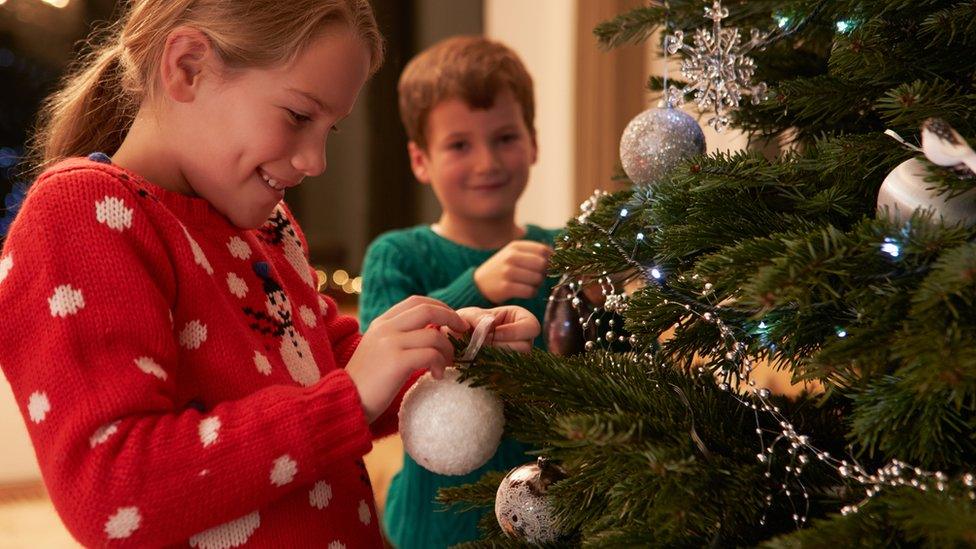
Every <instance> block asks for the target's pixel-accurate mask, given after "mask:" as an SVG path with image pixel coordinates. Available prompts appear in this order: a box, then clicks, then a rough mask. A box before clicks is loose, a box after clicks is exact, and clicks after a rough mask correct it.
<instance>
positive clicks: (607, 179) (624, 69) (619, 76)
mask: <svg viewBox="0 0 976 549" xmlns="http://www.w3.org/2000/svg"><path fill="white" fill-rule="evenodd" d="M576 2H577V14H578V16H577V23H576V38H577V39H576V67H577V70H576V99H575V103H576V117H577V118H576V145H575V159H574V161H573V162H574V172H573V173H574V174H575V185H574V187H575V188H574V192H573V196H574V199H575V200H576V203H577V204H579V203H581V202H582V201H584V200H585V199H586V198H588V197H589V196H590V195H591V194H593V191H595V190H596V189H604V190H608V191H612V190H617V189H620V188H622V186H621V185H619V184H615V183H613V181H612V177H613V175H614V174H615V173H617V171H618V170H619V166H620V153H619V147H620V145H619V144H620V135H621V134H622V133H623V130H624V128H625V127H626V126H627V122H629V121H630V120H631V119H632V118H633V117H634V116H636V115H637V113H639V112H641V111H642V110H644V108H645V105H646V104H647V100H648V92H647V88H646V86H645V84H646V82H647V68H648V64H647V47H646V44H640V45H626V46H621V47H619V48H616V49H613V50H610V51H607V50H604V49H603V48H601V47H600V45H599V43H598V42H597V39H596V36H595V35H594V34H593V29H594V27H596V25H597V24H599V23H601V22H603V21H607V20H610V19H612V18H614V17H615V16H617V15H620V14H622V13H624V12H627V11H629V10H631V9H634V8H637V7H640V6H642V5H644V4H645V2H644V1H643V0H576Z"/></svg>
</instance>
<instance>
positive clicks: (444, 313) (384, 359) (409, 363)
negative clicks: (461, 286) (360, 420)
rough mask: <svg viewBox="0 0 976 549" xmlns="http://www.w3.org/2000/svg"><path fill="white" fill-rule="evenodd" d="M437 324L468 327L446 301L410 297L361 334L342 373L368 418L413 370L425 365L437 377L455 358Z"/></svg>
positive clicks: (374, 415) (461, 330)
mask: <svg viewBox="0 0 976 549" xmlns="http://www.w3.org/2000/svg"><path fill="white" fill-rule="evenodd" d="M437 326H443V327H445V328H446V329H449V330H451V331H454V332H458V333H464V332H466V331H468V329H469V326H468V323H467V322H465V321H464V320H463V319H462V318H461V316H459V315H458V313H455V312H454V311H453V310H451V308H450V307H448V306H447V305H445V304H443V303H441V302H440V301H437V300H436V299H431V298H429V297H421V296H413V297H409V298H407V299H405V300H403V301H401V302H400V303H397V304H396V305H394V306H393V307H391V308H390V310H388V311H387V312H386V313H384V314H383V315H382V316H379V317H377V318H376V320H374V321H373V323H372V324H371V325H370V327H369V330H367V331H366V333H365V334H364V335H363V339H362V340H361V341H360V342H359V346H358V347H357V348H356V351H355V352H354V353H353V355H352V358H350V359H349V364H347V365H346V372H348V373H349V377H351V378H352V381H353V383H354V384H355V385H356V389H357V390H358V391H359V398H360V400H362V403H363V409H364V410H365V412H366V417H367V418H368V419H369V421H370V422H372V421H373V420H374V419H376V418H377V417H378V416H379V415H380V414H381V413H383V411H384V410H386V408H387V407H388V406H389V405H390V402H392V401H393V398H394V397H395V396H396V394H397V392H398V391H399V390H400V388H401V387H402V386H403V383H404V382H405V381H406V379H407V377H409V375H410V374H411V373H412V372H413V371H414V370H417V369H421V368H428V369H430V371H431V375H433V376H434V377H435V378H437V379H440V378H441V377H442V376H443V375H444V368H446V367H447V366H450V365H451V364H453V363H454V347H453V346H452V345H451V342H450V340H449V339H448V337H447V335H446V334H445V333H444V330H441V329H438V328H437Z"/></svg>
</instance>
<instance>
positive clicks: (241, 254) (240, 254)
mask: <svg viewBox="0 0 976 549" xmlns="http://www.w3.org/2000/svg"><path fill="white" fill-rule="evenodd" d="M227 249H228V250H230V255H232V256H234V257H236V258H237V259H240V260H242V261H247V259H248V258H249V257H251V247H250V246H248V245H247V242H244V241H243V240H242V239H241V237H239V236H233V237H231V239H230V242H228V243H227Z"/></svg>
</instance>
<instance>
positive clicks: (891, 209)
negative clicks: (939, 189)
mask: <svg viewBox="0 0 976 549" xmlns="http://www.w3.org/2000/svg"><path fill="white" fill-rule="evenodd" d="M927 176H928V170H926V168H925V164H923V163H922V162H921V161H920V160H918V159H915V158H912V159H910V160H906V161H904V162H902V163H901V164H899V165H898V167H897V168H895V169H894V170H892V171H891V173H889V174H888V177H886V178H885V180H884V183H882V184H881V189H880V190H879V191H878V215H879V216H883V215H888V216H889V217H890V218H892V219H893V220H895V221H896V222H905V221H907V220H908V218H909V217H911V215H912V212H914V211H915V210H916V209H918V208H923V209H929V210H932V211H934V212H935V215H933V217H932V219H933V220H934V221H940V220H941V221H942V222H943V223H945V224H946V225H955V224H962V225H965V226H967V227H968V226H970V225H972V224H973V223H976V189H973V190H969V191H966V192H965V193H963V194H961V195H959V196H956V197H953V198H948V195H939V194H936V192H935V191H934V190H933V189H932V188H931V187H932V183H927V182H926V181H925V178H926V177H927Z"/></svg>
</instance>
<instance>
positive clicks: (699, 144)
mask: <svg viewBox="0 0 976 549" xmlns="http://www.w3.org/2000/svg"><path fill="white" fill-rule="evenodd" d="M703 152H705V134H704V133H702V129H701V127H700V126H699V125H698V122H697V121H696V120H695V119H694V118H692V117H691V116H690V115H688V114H686V113H685V112H683V111H680V110H678V109H667V108H665V109H661V108H652V109H647V110H646V111H644V112H642V113H640V114H638V115H637V116H635V117H634V119H633V120H631V121H630V123H628V124H627V128H626V129H624V133H623V136H622V137H621V138H620V163H621V164H622V165H623V168H624V172H625V173H626V174H627V177H629V178H630V180H631V181H633V182H634V183H637V184H638V185H646V184H648V183H655V182H657V181H658V180H659V179H661V177H662V176H663V175H664V174H666V173H667V172H668V171H670V170H671V169H672V168H674V167H675V166H676V165H677V164H678V163H679V162H681V161H682V160H685V159H687V158H690V157H692V156H695V155H698V154H702V153H703Z"/></svg>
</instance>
